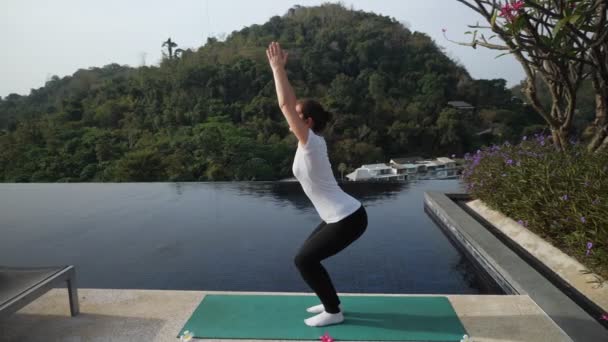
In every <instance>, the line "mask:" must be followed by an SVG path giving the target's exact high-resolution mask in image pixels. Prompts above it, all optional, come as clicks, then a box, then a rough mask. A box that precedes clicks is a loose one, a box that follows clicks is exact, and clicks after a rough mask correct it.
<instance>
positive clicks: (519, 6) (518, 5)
mask: <svg viewBox="0 0 608 342" xmlns="http://www.w3.org/2000/svg"><path fill="white" fill-rule="evenodd" d="M511 8H512V9H513V11H519V10H520V9H522V8H524V2H523V1H522V0H519V1H515V3H514V4H513V7H511Z"/></svg>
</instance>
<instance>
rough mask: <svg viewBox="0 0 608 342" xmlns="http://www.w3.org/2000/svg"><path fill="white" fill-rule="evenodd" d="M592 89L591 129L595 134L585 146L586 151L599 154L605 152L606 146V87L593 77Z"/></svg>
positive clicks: (607, 98)
mask: <svg viewBox="0 0 608 342" xmlns="http://www.w3.org/2000/svg"><path fill="white" fill-rule="evenodd" d="M593 89H594V90H595V120H594V121H593V124H592V126H593V128H594V130H595V134H594V135H593V138H592V139H591V142H590V143H589V145H587V151H589V152H599V151H600V150H605V149H606V147H607V145H608V122H607V121H606V116H607V115H606V114H607V113H606V111H607V110H608V106H607V105H608V85H606V84H605V82H604V81H603V80H601V79H600V78H599V77H597V76H596V75H594V77H593Z"/></svg>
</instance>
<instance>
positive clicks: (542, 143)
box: [462, 135, 608, 283]
mask: <svg viewBox="0 0 608 342" xmlns="http://www.w3.org/2000/svg"><path fill="white" fill-rule="evenodd" d="M550 139H551V137H547V136H544V135H536V136H535V137H534V138H529V137H523V138H522V141H521V142H520V143H519V144H517V145H511V144H509V142H506V143H504V144H503V145H500V146H499V145H494V146H491V147H487V148H484V149H482V150H478V151H477V152H476V153H475V154H473V155H470V154H466V155H465V169H464V170H463V174H462V177H463V180H464V182H465V184H466V188H467V191H468V192H469V193H470V194H471V196H472V197H473V198H478V199H481V200H482V201H484V202H485V203H487V204H488V205H489V206H490V207H493V208H495V209H497V210H498V211H500V212H502V213H503V214H505V215H507V216H509V217H510V218H512V219H514V220H515V221H517V222H518V223H519V224H521V225H522V226H524V227H526V228H528V229H530V230H531V231H533V232H534V233H536V234H538V235H539V236H541V237H543V238H545V239H546V240H548V241H549V242H550V243H551V244H553V245H554V246H555V247H557V248H559V249H561V250H562V251H563V252H564V253H567V254H568V255H570V256H572V257H574V258H576V259H577V260H579V261H580V262H581V263H582V264H584V265H585V266H586V267H587V268H589V269H590V270H591V271H593V272H595V273H597V274H598V275H600V276H602V277H603V278H604V279H608V179H607V177H608V153H588V152H587V150H586V149H585V147H584V146H583V145H581V144H579V143H577V142H575V141H571V142H570V146H568V148H567V149H566V150H565V151H563V152H560V151H557V150H556V149H555V148H554V147H553V145H552V143H551V142H550ZM600 283H601V282H600Z"/></svg>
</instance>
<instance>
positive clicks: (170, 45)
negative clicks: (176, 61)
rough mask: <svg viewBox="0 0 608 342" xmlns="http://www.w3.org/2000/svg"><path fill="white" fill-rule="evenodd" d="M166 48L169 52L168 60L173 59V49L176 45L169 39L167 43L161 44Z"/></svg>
mask: <svg viewBox="0 0 608 342" xmlns="http://www.w3.org/2000/svg"><path fill="white" fill-rule="evenodd" d="M165 45H166V46H167V49H168V50H169V59H173V48H174V47H176V46H177V43H175V42H173V41H171V38H169V39H167V41H165V42H163V45H162V46H163V47H164V46H165Z"/></svg>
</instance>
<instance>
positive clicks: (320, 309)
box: [306, 304, 342, 313]
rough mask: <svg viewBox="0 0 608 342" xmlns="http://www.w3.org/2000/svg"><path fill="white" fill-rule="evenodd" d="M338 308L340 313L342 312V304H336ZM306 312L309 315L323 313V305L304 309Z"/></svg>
mask: <svg viewBox="0 0 608 342" xmlns="http://www.w3.org/2000/svg"><path fill="white" fill-rule="evenodd" d="M338 308H339V309H340V311H342V304H338ZM306 311H308V312H310V313H321V312H323V311H325V306H323V304H319V305H315V306H311V307H309V308H308V309H306Z"/></svg>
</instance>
